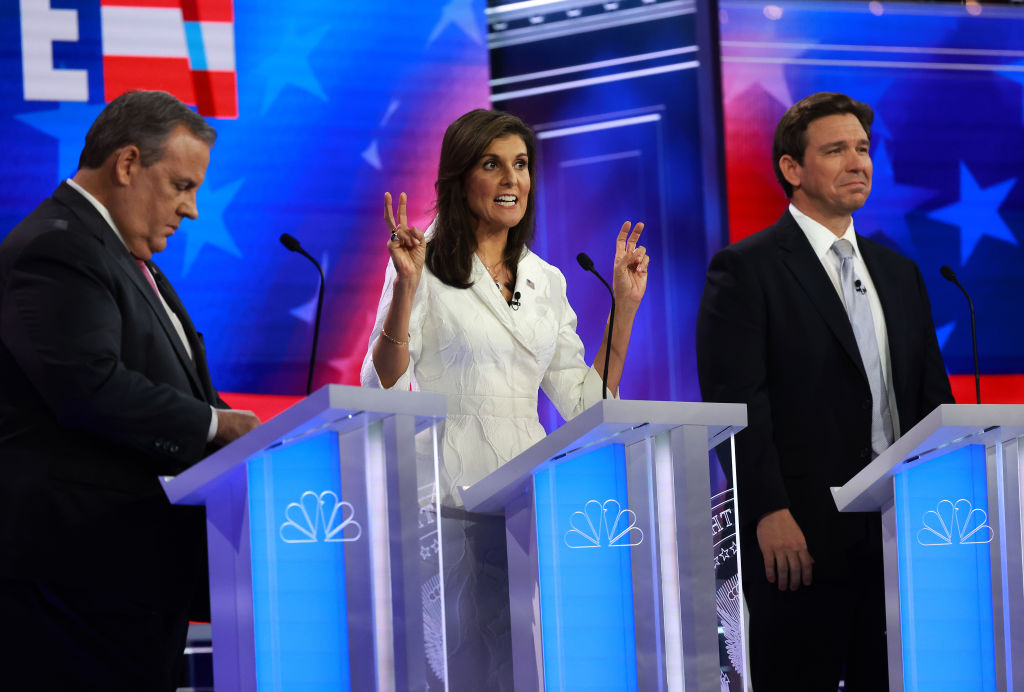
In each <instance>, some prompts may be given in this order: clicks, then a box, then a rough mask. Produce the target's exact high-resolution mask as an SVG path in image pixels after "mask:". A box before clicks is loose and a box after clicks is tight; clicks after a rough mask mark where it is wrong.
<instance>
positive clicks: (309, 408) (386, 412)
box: [164, 384, 446, 504]
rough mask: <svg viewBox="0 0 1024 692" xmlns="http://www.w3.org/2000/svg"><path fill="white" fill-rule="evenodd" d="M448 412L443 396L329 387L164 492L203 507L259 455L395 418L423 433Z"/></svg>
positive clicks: (176, 480)
mask: <svg viewBox="0 0 1024 692" xmlns="http://www.w3.org/2000/svg"><path fill="white" fill-rule="evenodd" d="M445 411H446V405H445V398H444V395H443V394H434V393H426V392H407V391H393V390H386V389H369V388H363V387H351V386H348V385H340V384H331V385H326V386H324V387H321V388H320V389H318V390H316V391H315V392H313V393H312V394H310V395H309V396H308V397H306V398H305V399H302V400H301V401H298V402H296V403H295V404H294V405H292V406H290V407H289V408H287V409H285V410H284V411H282V412H281V413H280V414H278V415H277V416H275V417H273V418H271V419H270V420H268V421H266V422H265V423H263V425H261V426H259V427H258V428H256V429H255V430H252V431H250V432H249V433H246V434H245V435H243V436H242V437H240V438H239V439H237V440H235V441H234V442H232V443H231V444H229V445H227V446H226V447H224V448H222V449H219V450H217V451H216V452H214V453H213V454H211V455H210V456H208V457H206V458H205V459H203V460H202V461H200V462H199V463H198V464H196V465H194V466H192V467H190V468H189V469H187V470H185V471H183V472H182V473H180V474H179V475H177V476H175V477H173V478H170V479H164V492H165V493H166V494H167V497H168V499H169V500H170V501H171V502H172V503H175V504H202V501H203V498H204V496H205V490H206V489H207V487H208V486H210V485H211V484H213V483H214V482H215V481H216V480H217V479H218V478H220V477H221V476H222V475H224V474H225V473H227V472H229V471H231V470H232V469H234V468H235V467H237V466H240V465H242V464H244V463H245V462H246V461H248V460H249V459H250V458H252V457H253V456H254V455H256V454H260V453H262V452H265V451H267V450H270V449H273V448H275V447H280V446H282V445H285V444H289V443H291V442H293V441H296V440H299V439H302V438H305V437H306V436H308V435H313V434H316V433H318V432H321V431H326V430H337V431H344V430H345V429H347V428H348V427H353V428H354V427H356V426H362V425H366V424H367V423H372V422H373V421H375V420H379V419H381V418H384V417H386V416H390V415H395V414H398V415H407V416H415V417H416V429H417V430H419V429H421V428H422V427H423V426H426V425H431V424H433V423H435V422H436V421H438V420H440V419H443V418H444V416H445Z"/></svg>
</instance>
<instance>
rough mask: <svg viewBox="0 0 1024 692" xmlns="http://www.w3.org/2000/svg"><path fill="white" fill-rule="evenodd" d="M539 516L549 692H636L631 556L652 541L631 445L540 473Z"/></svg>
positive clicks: (536, 491)
mask: <svg viewBox="0 0 1024 692" xmlns="http://www.w3.org/2000/svg"><path fill="white" fill-rule="evenodd" d="M534 511H535V513H536V517H537V563H538V573H539V582H540V617H541V629H542V634H541V637H542V646H543V651H544V683H545V689H550V690H624V691H625V690H636V689H637V663H636V654H637V652H636V637H635V633H634V619H635V615H634V609H633V599H634V592H633V576H632V570H631V564H630V563H631V557H632V556H631V551H632V550H634V549H644V548H647V546H644V545H643V544H644V541H645V539H646V540H647V541H648V544H649V543H650V539H649V537H648V535H647V534H648V533H649V528H647V529H646V530H645V529H643V528H641V527H640V526H639V525H638V521H637V517H636V515H635V514H634V513H633V512H632V510H630V509H629V498H628V494H627V483H626V461H625V452H624V448H623V446H622V445H609V446H607V447H603V448H601V449H598V450H596V451H593V452H590V453H589V454H585V455H582V456H579V457H577V458H575V459H572V460H571V461H568V462H564V463H562V464H560V465H558V466H554V467H549V468H547V469H544V470H541V471H538V472H537V473H536V474H534ZM643 523H644V524H645V526H649V524H648V522H643ZM652 595H653V594H647V596H652Z"/></svg>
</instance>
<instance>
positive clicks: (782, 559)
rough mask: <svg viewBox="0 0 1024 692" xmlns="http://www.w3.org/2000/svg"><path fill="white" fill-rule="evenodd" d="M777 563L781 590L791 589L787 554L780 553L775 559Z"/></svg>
mask: <svg viewBox="0 0 1024 692" xmlns="http://www.w3.org/2000/svg"><path fill="white" fill-rule="evenodd" d="M775 565H776V567H777V571H778V573H779V582H778V583H779V591H786V590H787V589H789V561H788V560H787V559H786V555H785V554H782V555H779V556H778V557H777V558H776V560H775Z"/></svg>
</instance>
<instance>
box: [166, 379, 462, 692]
mask: <svg viewBox="0 0 1024 692" xmlns="http://www.w3.org/2000/svg"><path fill="white" fill-rule="evenodd" d="M444 415H445V400H444V397H443V395H439V394H424V393H418V392H417V393H413V392H392V391H383V390H374V389H361V388H358V387H346V386H339V385H330V386H327V387H324V388H322V389H320V390H318V391H316V392H314V393H313V394H312V395H310V396H309V397H307V398H306V399H303V400H302V401H300V402H298V403H296V404H295V405H294V406H292V407H291V408H289V409H287V410H286V411H284V412H283V413H281V414H280V415H278V416H277V417H275V418H273V419H271V420H270V421H268V422H266V423H265V424H263V425H261V426H260V427H258V428H256V429H255V430H253V431H251V432H250V433H248V434H246V435H245V436H243V437H242V438H240V439H238V440H236V441H235V442H233V443H232V444H230V445H228V446H227V447H225V448H223V449H221V450H219V451H217V452H216V453H215V454H212V455H211V456H209V457H207V458H206V459H204V460H203V461H202V462H200V463H199V464H196V465H195V466H193V467H191V468H189V469H188V470H187V471H185V472H184V473H182V474H180V475H178V476H176V477H174V478H172V479H165V481H164V489H165V492H166V494H167V496H168V498H170V500H171V502H173V503H176V504H192V505H198V504H203V505H206V518H207V540H208V549H209V559H210V605H211V615H212V621H211V625H212V639H213V665H214V682H215V684H216V687H217V692H235V691H242V690H245V691H254V690H259V691H260V692H263V691H264V690H297V689H301V690H325V691H326V690H331V691H332V692H334V691H336V690H359V691H360V692H361V691H363V690H404V689H418V690H424V689H446V683H445V680H446V663H445V656H444V644H443V641H444V611H443V598H442V592H443V586H442V583H441V569H440V555H439V554H440V549H439V543H438V535H437V531H436V524H437V517H438V507H439V496H438V490H437V488H438V460H439V454H438V449H439V443H440V440H439V439H438V436H437V425H438V423H439V422H440V421H442V420H443V418H444Z"/></svg>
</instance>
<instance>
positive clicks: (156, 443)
mask: <svg viewBox="0 0 1024 692" xmlns="http://www.w3.org/2000/svg"><path fill="white" fill-rule="evenodd" d="M153 446H154V447H156V448H157V449H163V448H164V441H163V440H156V441H154V442H153Z"/></svg>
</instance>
